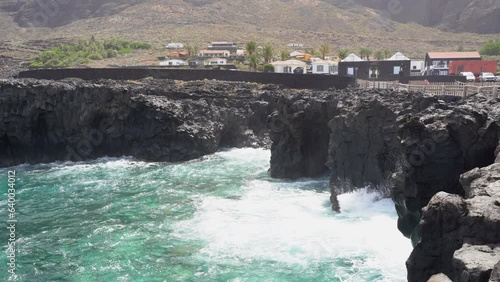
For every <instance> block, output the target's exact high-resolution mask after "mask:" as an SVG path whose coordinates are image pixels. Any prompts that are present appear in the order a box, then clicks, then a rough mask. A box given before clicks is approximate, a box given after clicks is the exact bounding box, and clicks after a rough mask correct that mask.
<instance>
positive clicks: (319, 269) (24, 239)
mask: <svg viewBox="0 0 500 282" xmlns="http://www.w3.org/2000/svg"><path fill="white" fill-rule="evenodd" d="M269 158H270V153H269V151H266V150H262V149H235V150H229V151H224V152H219V153H216V154H214V155H211V156H207V157H203V158H200V159H198V160H193V161H190V162H186V163H180V164H168V163H146V162H139V161H135V160H133V159H129V158H123V159H100V160H97V161H91V162H82V163H55V164H46V165H34V166H28V165H22V166H18V167H15V168H11V169H16V171H17V185H16V188H17V202H16V208H17V210H18V219H19V222H18V224H17V230H16V233H17V234H16V236H17V238H18V240H17V247H18V254H17V267H18V270H17V273H18V274H19V276H20V279H19V281H235V282H236V281H259V282H260V281H391V282H394V281H406V279H405V278H406V270H405V264H404V262H405V260H406V258H407V257H408V255H409V253H410V251H411V244H410V242H409V241H408V240H407V239H405V238H404V237H403V236H402V235H401V234H400V233H399V232H398V231H397V228H396V213H395V211H394V207H393V205H392V203H391V201H390V200H388V199H383V200H379V199H378V197H377V195H376V194H370V193H368V192H367V191H365V190H361V191H358V192H356V193H353V194H347V195H341V196H340V204H341V206H342V209H343V213H342V214H336V213H334V212H332V211H331V209H330V204H329V200H328V199H329V192H328V179H326V178H320V179H305V180H301V181H294V182H290V181H280V180H273V179H270V178H269V176H268V173H267V169H268V168H269ZM7 171H8V169H1V170H0V175H1V177H0V181H1V183H0V187H1V191H2V192H1V201H0V220H2V221H3V222H6V221H7V217H8V214H7V209H6V208H7V194H6V192H7ZM0 234H1V238H0V240H2V241H1V245H2V246H3V255H2V257H1V258H0V263H1V267H0V269H1V270H2V273H1V276H0V278H1V279H0V280H2V281H7V279H8V275H7V270H6V269H7V268H6V264H7V258H6V254H7V252H6V248H7V239H8V236H9V235H8V232H7V230H6V229H5V228H3V230H2V232H1V233H0Z"/></svg>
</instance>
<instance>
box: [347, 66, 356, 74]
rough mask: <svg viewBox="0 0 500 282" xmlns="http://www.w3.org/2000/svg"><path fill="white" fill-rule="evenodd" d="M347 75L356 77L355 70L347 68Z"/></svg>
mask: <svg viewBox="0 0 500 282" xmlns="http://www.w3.org/2000/svg"><path fill="white" fill-rule="evenodd" d="M347 75H354V68H352V67H351V68H347Z"/></svg>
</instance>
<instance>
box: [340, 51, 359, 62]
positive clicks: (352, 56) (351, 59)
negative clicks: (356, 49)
mask: <svg viewBox="0 0 500 282" xmlns="http://www.w3.org/2000/svg"><path fill="white" fill-rule="evenodd" d="M362 61H364V60H363V59H361V58H360V57H358V56H357V55H356V54H354V53H351V54H349V56H347V57H345V59H343V60H342V62H362Z"/></svg>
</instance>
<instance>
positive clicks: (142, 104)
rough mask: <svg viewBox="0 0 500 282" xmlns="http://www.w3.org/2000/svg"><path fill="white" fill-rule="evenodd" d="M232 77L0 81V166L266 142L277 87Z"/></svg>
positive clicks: (190, 155)
mask: <svg viewBox="0 0 500 282" xmlns="http://www.w3.org/2000/svg"><path fill="white" fill-rule="evenodd" d="M279 91H280V90H279V89H274V88H273V86H269V85H256V84H251V83H231V82H225V83H223V82H211V81H209V82H179V81H168V80H164V81H155V80H143V81H129V82H117V81H110V80H103V81H94V82H85V81H83V80H78V79H67V80H62V81H58V82H54V81H47V80H31V79H22V80H16V79H10V80H2V81H0V93H1V95H0V99H1V100H0V148H1V151H0V166H1V167H6V166H13V165H17V164H22V163H40V162H53V161H81V160H88V159H95V158H99V157H104V156H110V157H115V156H118V157H119V156H133V157H136V158H138V159H143V160H148V161H170V162H177V161H186V160H190V159H194V158H197V157H200V156H203V155H207V154H211V153H214V152H216V151H217V150H218V149H220V148H222V147H245V146H254V147H256V146H269V137H268V132H267V130H266V123H267V116H268V115H269V114H270V113H271V112H272V111H273V109H274V103H275V102H274V101H275V97H276V95H277V92H279Z"/></svg>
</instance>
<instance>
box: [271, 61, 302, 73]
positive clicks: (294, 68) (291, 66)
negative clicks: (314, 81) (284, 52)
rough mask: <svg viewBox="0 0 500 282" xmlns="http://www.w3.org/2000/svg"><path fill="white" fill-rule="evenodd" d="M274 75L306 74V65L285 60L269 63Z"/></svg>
mask: <svg viewBox="0 0 500 282" xmlns="http://www.w3.org/2000/svg"><path fill="white" fill-rule="evenodd" d="M271 65H273V66H274V72H275V73H306V72H307V64H306V63H305V62H302V61H299V60H286V61H277V62H273V63H271Z"/></svg>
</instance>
